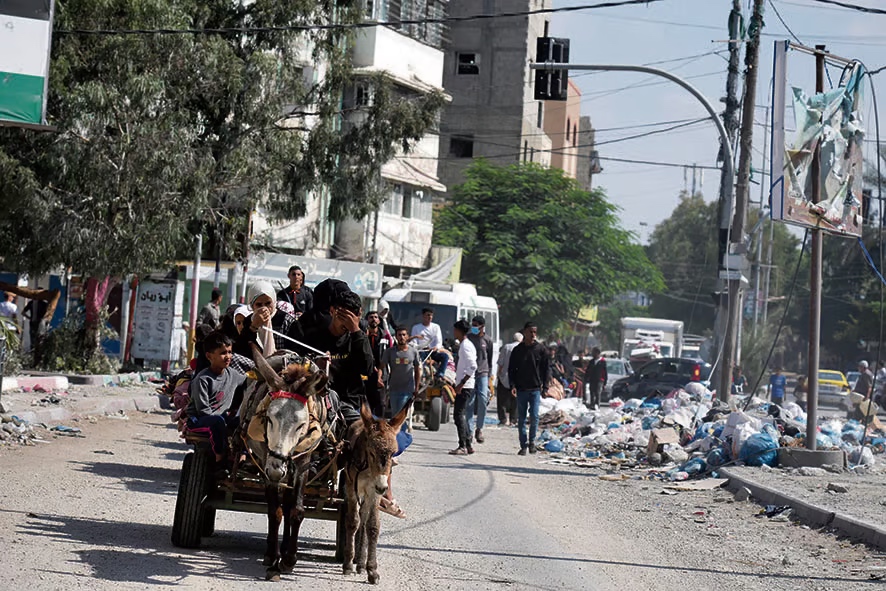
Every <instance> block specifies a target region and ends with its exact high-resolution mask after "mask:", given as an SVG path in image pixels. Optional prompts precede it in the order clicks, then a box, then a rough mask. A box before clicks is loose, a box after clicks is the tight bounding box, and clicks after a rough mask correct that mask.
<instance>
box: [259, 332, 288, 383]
mask: <svg viewBox="0 0 886 591" xmlns="http://www.w3.org/2000/svg"><path fill="white" fill-rule="evenodd" d="M252 359H253V360H254V361H255V369H256V371H258V373H259V375H260V376H261V377H262V378H264V380H265V382H267V383H268V385H269V386H270V387H271V388H272V389H274V390H283V389H284V388H285V387H286V382H284V381H283V378H281V377H280V375H279V374H278V373H277V372H275V371H274V368H272V367H271V365H270V364H269V363H268V360H267V359H265V356H264V354H263V353H262V351H261V349H259V348H258V345H256V344H255V343H252Z"/></svg>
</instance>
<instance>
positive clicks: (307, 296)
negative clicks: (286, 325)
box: [277, 265, 325, 318]
mask: <svg viewBox="0 0 886 591" xmlns="http://www.w3.org/2000/svg"><path fill="white" fill-rule="evenodd" d="M288 277H289V287H286V288H283V289H281V290H280V291H278V292H277V300H278V301H281V302H289V303H290V304H292V307H293V308H295V317H296V318H298V317H300V316H301V315H302V314H306V313H308V312H310V311H311V310H312V309H313V308H314V292H313V291H311V288H310V287H308V286H307V285H305V273H304V271H302V270H301V267H299V266H298V265H292V266H291V267H289V274H288ZM278 285H279V284H278ZM324 311H325V310H324Z"/></svg>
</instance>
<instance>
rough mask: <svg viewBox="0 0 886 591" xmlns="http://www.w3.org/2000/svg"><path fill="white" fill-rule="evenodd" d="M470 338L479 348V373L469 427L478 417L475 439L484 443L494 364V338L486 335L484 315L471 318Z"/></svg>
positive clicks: (470, 402) (469, 412)
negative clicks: (491, 371) (484, 427)
mask: <svg viewBox="0 0 886 591" xmlns="http://www.w3.org/2000/svg"><path fill="white" fill-rule="evenodd" d="M468 340H470V341H471V343H473V344H474V348H475V349H477V373H476V374H475V375H474V377H475V380H476V384H475V387H474V399H473V400H469V401H468V410H467V413H468V429H474V428H475V426H474V417H476V418H477V424H476V431H474V439H476V440H477V443H483V442H484V441H485V439H484V438H483V425H484V424H485V423H486V407H487V406H489V371H490V369H491V366H492V352H493V345H492V339H490V338H489V337H488V336H486V319H485V318H483V317H482V316H474V317H473V318H472V319H471V328H470V332H469V333H468Z"/></svg>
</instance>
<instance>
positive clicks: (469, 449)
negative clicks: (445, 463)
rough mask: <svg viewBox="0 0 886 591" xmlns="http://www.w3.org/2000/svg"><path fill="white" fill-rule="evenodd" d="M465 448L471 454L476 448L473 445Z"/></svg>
mask: <svg viewBox="0 0 886 591" xmlns="http://www.w3.org/2000/svg"><path fill="white" fill-rule="evenodd" d="M465 450H466V451H467V452H468V455H471V454H473V453H474V448H473V447H471V446H468V447H466V448H465Z"/></svg>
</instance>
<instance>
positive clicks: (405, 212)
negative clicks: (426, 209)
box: [400, 187, 412, 218]
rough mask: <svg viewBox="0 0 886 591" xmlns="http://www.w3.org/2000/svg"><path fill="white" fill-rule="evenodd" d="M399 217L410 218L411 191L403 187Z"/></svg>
mask: <svg viewBox="0 0 886 591" xmlns="http://www.w3.org/2000/svg"><path fill="white" fill-rule="evenodd" d="M400 215H401V216H403V217H404V218H411V217H412V189H411V188H410V187H403V209H402V210H401V211H400Z"/></svg>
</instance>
